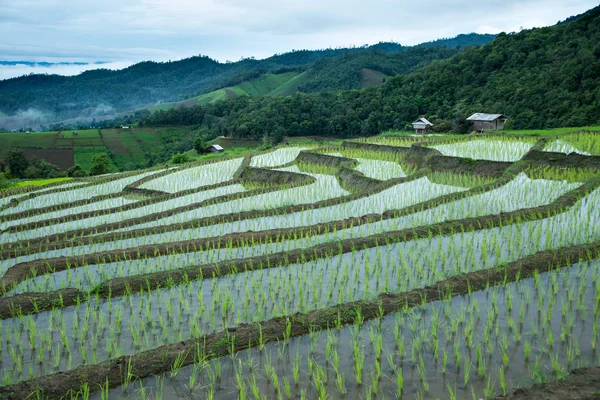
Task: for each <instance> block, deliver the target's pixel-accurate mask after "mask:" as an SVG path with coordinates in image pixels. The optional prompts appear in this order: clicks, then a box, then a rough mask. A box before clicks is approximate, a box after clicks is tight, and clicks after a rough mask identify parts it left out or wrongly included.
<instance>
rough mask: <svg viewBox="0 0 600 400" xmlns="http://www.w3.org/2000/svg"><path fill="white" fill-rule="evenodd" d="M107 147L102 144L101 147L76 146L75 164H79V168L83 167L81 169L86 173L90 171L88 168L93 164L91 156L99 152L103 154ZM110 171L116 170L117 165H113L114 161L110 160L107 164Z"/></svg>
mask: <svg viewBox="0 0 600 400" xmlns="http://www.w3.org/2000/svg"><path fill="white" fill-rule="evenodd" d="M107 150H108V149H107V148H106V147H104V146H102V147H76V148H75V149H74V163H75V164H79V166H80V167H81V168H83V170H84V171H85V172H86V173H88V172H90V170H91V169H92V166H93V165H94V163H93V158H94V156H96V155H99V154H103V153H106V152H107ZM109 168H110V171H112V172H114V171H118V167H117V166H116V165H115V163H114V162H113V161H112V160H111V164H110V166H109Z"/></svg>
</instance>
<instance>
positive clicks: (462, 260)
mask: <svg viewBox="0 0 600 400" xmlns="http://www.w3.org/2000/svg"><path fill="white" fill-rule="evenodd" d="M598 143H599V141H598V133H590V132H577V133H573V134H565V135H560V136H557V137H553V138H546V137H536V138H533V139H532V138H531V137H518V136H515V137H513V136H511V137H508V136H492V135H490V136H475V137H471V136H469V137H465V138H460V139H453V140H449V139H437V140H436V139H426V138H398V137H396V138H382V137H377V138H369V139H361V140H356V141H347V142H344V143H343V144H342V146H328V147H323V148H300V147H281V148H277V149H275V150H271V151H267V152H262V153H256V154H254V155H249V156H245V157H230V158H221V159H214V160H210V161H205V162H203V163H192V164H187V165H183V166H177V167H162V168H154V169H148V170H143V171H133V172H128V173H122V174H112V175H107V176H100V177H96V178H93V179H87V180H86V179H80V180H73V181H69V182H66V183H65V182H57V183H55V184H51V185H46V186H41V187H39V188H33V187H29V188H18V189H11V190H10V191H6V192H3V194H2V197H0V257H1V258H0V276H2V278H1V279H0V289H1V297H0V318H1V319H0V332H2V342H1V345H0V351H1V353H0V354H1V363H0V368H1V369H0V385H1V386H0V398H2V399H25V398H31V399H37V398H40V399H72V398H81V399H90V398H91V399H109V398H110V399H174V398H189V399H233V398H241V399H274V398H281V399H369V398H371V399H382V398H388V399H392V398H405V399H413V398H419V399H438V398H443V399H446V398H448V399H454V398H456V399H472V398H476V399H479V398H495V397H496V396H503V395H506V394H510V393H512V392H513V391H514V390H515V389H516V388H520V387H529V386H531V385H532V384H536V383H544V382H548V381H552V380H557V379H562V378H565V377H567V376H568V374H569V371H571V370H574V369H578V368H582V367H588V369H584V370H579V371H583V372H580V373H581V374H584V375H578V376H580V377H581V376H587V375H585V374H586V373H588V372H589V371H595V370H593V367H595V366H599V365H600V355H599V353H598V350H597V344H598V339H599V332H598V327H599V326H600V277H599V274H600V174H599V171H600V157H598V153H599V151H600V149H599V147H600V145H599V144H598ZM567 152H568V153H570V154H567ZM586 371H588V372H586ZM596 374H597V372H596ZM580 379H583V378H580ZM592 386H593V385H592ZM592 386H590V385H579V386H577V387H570V388H569V393H570V394H573V393H575V394H577V393H579V392H578V390H583V391H585V390H586V389H585V388H586V387H588V388H589V387H592ZM523 393H525V394H527V391H525V392H523ZM523 393H521V394H523ZM581 393H583V392H581Z"/></svg>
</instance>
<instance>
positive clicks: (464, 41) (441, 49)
mask: <svg viewBox="0 0 600 400" xmlns="http://www.w3.org/2000/svg"><path fill="white" fill-rule="evenodd" d="M493 38H494V36H493V35H477V34H468V35H459V36H457V37H456V38H450V39H442V40H438V41H435V42H430V43H424V44H422V45H418V46H413V47H407V46H401V45H399V44H398V43H379V44H376V45H373V46H363V47H355V48H342V49H324V50H300V51H292V52H289V53H284V54H278V55H274V56H272V57H269V58H267V59H264V60H255V59H251V58H247V59H242V60H240V61H237V62H227V63H219V62H217V61H215V60H212V59H210V58H209V57H205V56H196V57H191V58H188V59H184V60H181V61H174V62H164V63H159V62H152V61H147V62H141V63H138V64H135V65H133V66H131V67H129V68H125V69H123V70H118V71H111V70H107V69H98V70H92V71H87V72H84V73H82V74H80V75H78V76H73V77H65V76H59V75H27V76H22V77H19V78H12V79H7V80H3V81H0V111H1V112H3V113H4V114H7V115H12V114H15V113H16V112H18V111H20V110H26V109H28V108H34V109H36V110H39V111H41V112H45V113H49V114H50V113H51V114H52V119H53V120H55V121H56V120H60V119H67V118H73V117H84V116H90V117H91V116H96V114H98V113H99V112H100V111H102V110H112V111H124V110H133V109H135V108H138V107H140V106H146V105H151V104H155V103H159V102H169V101H178V100H183V99H186V98H189V97H193V96H197V95H200V94H204V93H208V92H211V91H214V90H216V89H220V88H223V87H227V86H229V85H232V84H237V83H240V82H242V81H244V80H247V79H251V78H252V77H255V76H257V74H260V73H266V72H272V73H280V72H286V71H291V70H293V71H299V72H302V71H307V77H306V79H305V82H304V83H305V87H304V88H299V90H301V91H302V90H304V91H306V92H315V91H320V90H323V89H327V90H340V89H353V88H359V87H360V86H359V84H360V76H359V74H360V69H361V68H363V67H365V66H369V67H371V68H374V69H376V70H384V71H387V74H388V75H393V74H397V73H405V72H408V71H410V70H412V69H414V68H416V67H419V66H422V65H425V64H427V63H429V62H431V61H432V60H437V59H441V58H447V57H450V56H452V55H453V54H455V53H456V52H457V51H458V49H462V48H465V47H468V46H473V45H478V44H482V43H488V42H489V41H491V40H492V39H493ZM325 60H327V62H325V63H319V62H320V61H325ZM357 76H358V78H357ZM313 81H314V82H313ZM311 82H312V83H311Z"/></svg>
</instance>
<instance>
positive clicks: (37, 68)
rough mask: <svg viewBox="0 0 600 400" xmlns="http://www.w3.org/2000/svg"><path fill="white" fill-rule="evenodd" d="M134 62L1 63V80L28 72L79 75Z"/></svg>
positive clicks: (121, 66) (120, 66)
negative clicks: (74, 63)
mask: <svg viewBox="0 0 600 400" xmlns="http://www.w3.org/2000/svg"><path fill="white" fill-rule="evenodd" d="M131 64H133V63H132V62H127V61H118V62H111V63H105V64H86V65H73V64H70V65H61V64H53V65H39V64H35V65H26V64H16V65H0V80H2V79H8V78H13V77H16V76H22V75H28V74H58V75H66V76H71V75H78V74H80V73H82V72H83V71H88V70H92V69H100V68H106V69H122V68H127V67H128V66H130V65H131Z"/></svg>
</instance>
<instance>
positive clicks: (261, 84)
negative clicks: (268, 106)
mask: <svg viewBox="0 0 600 400" xmlns="http://www.w3.org/2000/svg"><path fill="white" fill-rule="evenodd" d="M303 74H304V73H303ZM303 74H298V73H296V72H285V73H282V74H263V75H261V76H260V77H258V78H256V79H252V80H250V81H245V82H241V83H239V84H237V85H234V86H228V87H226V88H222V89H218V90H215V91H213V92H210V93H205V94H202V95H199V96H196V97H192V98H190V99H186V100H183V101H178V102H169V103H162V104H156V105H154V106H151V107H149V108H148V109H149V110H150V111H151V112H155V111H159V110H162V111H165V110H168V109H171V108H173V107H178V106H181V105H193V104H200V105H203V104H211V103H215V102H217V101H222V100H227V99H228V98H230V97H237V96H263V95H269V94H273V95H284V94H292V93H295V92H296V91H297V86H298V84H300V82H301V78H300V79H297V78H298V77H299V76H300V75H303ZM292 81H293V82H292ZM294 82H295V83H294ZM294 85H295V86H294Z"/></svg>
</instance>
